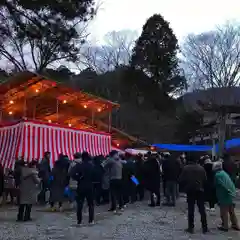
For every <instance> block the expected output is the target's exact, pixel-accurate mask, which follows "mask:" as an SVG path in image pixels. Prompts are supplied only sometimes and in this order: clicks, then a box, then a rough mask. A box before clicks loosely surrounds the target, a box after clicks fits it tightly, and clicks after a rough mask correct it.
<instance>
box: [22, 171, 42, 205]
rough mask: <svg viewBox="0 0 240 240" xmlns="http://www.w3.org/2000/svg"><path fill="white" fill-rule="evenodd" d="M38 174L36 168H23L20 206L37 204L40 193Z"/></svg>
mask: <svg viewBox="0 0 240 240" xmlns="http://www.w3.org/2000/svg"><path fill="white" fill-rule="evenodd" d="M39 183H40V179H39V178H38V172H37V171H36V169H34V168H29V167H22V168H21V180H20V185H19V190H20V204H35V203H36V201H37V194H38V192H39V191H40V189H39V187H38V184H39Z"/></svg>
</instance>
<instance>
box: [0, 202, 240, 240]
mask: <svg viewBox="0 0 240 240" xmlns="http://www.w3.org/2000/svg"><path fill="white" fill-rule="evenodd" d="M239 206H240V205H238V208H237V209H238V210H237V212H238V216H239V219H240V209H239ZM85 215H87V214H86V213H85ZM15 219H16V208H15V207H11V208H8V209H6V208H1V209H0V239H1V240H57V239H58V240H82V239H84V240H88V239H92V240H110V239H111V240H148V239H149V240H157V239H160V240H170V239H171V240H175V239H176V240H177V239H180V240H186V239H192V240H194V239H204V240H227V239H240V234H239V233H237V232H233V231H231V232H228V233H220V232H218V231H217V230H216V226H217V224H218V223H219V219H218V212H216V213H215V214H211V215H210V214H208V221H209V227H210V231H211V232H210V233H209V234H207V235H203V234H201V228H200V220H199V216H198V214H196V233H195V234H194V235H188V234H185V233H184V231H183V229H184V228H185V227H186V204H185V202H184V200H181V201H180V202H179V203H178V206H177V207H176V208H166V207H157V208H149V207H147V202H144V203H137V204H135V205H129V206H128V207H127V208H126V209H125V211H124V212H123V213H122V214H119V215H114V214H112V213H108V212H107V206H105V207H98V208H96V224H95V225H94V226H88V224H85V225H83V226H81V227H78V226H76V217H75V213H74V212H71V211H65V212H63V213H50V212H47V211H44V209H41V208H39V207H35V208H34V211H33V219H34V221H33V222H29V223H17V222H16V221H15ZM84 221H85V222H87V218H86V217H85V218H84Z"/></svg>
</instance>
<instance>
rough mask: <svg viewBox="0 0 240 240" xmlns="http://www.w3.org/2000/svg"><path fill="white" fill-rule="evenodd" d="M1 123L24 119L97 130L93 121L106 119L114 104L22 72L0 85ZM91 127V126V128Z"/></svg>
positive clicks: (30, 73)
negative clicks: (12, 119)
mask: <svg viewBox="0 0 240 240" xmlns="http://www.w3.org/2000/svg"><path fill="white" fill-rule="evenodd" d="M0 96H1V110H2V120H4V121H8V120H9V116H11V118H14V119H20V118H22V117H25V118H28V119H36V120H42V121H48V122H56V123H60V124H65V125H68V126H74V127H78V128H84V129H86V128H94V126H93V125H94V124H93V119H92V118H93V117H94V120H101V119H104V117H105V118H106V115H108V113H109V112H111V111H112V109H113V108H116V107H119V105H118V104H116V103H113V102H111V101H108V100H105V99H102V98H99V97H96V96H93V95H91V94H88V93H85V92H83V91H79V90H74V89H72V88H70V87H68V86H66V85H63V84H60V83H57V82H55V81H53V80H51V79H48V78H46V77H44V76H41V75H38V74H35V73H32V72H21V73H18V74H16V75H15V76H13V77H11V78H10V79H8V81H6V82H4V83H2V84H1V85H0ZM91 125H92V126H91Z"/></svg>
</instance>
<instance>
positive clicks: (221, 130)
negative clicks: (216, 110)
mask: <svg viewBox="0 0 240 240" xmlns="http://www.w3.org/2000/svg"><path fill="white" fill-rule="evenodd" d="M226 120H227V116H226V113H225V112H224V111H223V112H221V113H220V116H219V126H218V142H219V149H218V156H219V157H222V156H223V153H224V149H225V146H224V144H225V139H226Z"/></svg>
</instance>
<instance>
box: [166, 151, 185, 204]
mask: <svg viewBox="0 0 240 240" xmlns="http://www.w3.org/2000/svg"><path fill="white" fill-rule="evenodd" d="M162 171H163V179H164V181H165V183H166V203H165V204H164V205H166V206H175V204H176V193H177V184H178V179H179V176H180V173H181V165H180V162H179V161H178V160H177V156H175V155H171V156H170V157H169V158H167V159H166V160H165V161H163V163H162Z"/></svg>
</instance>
